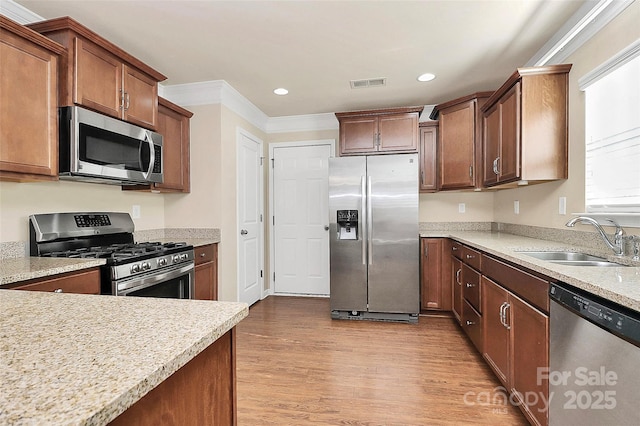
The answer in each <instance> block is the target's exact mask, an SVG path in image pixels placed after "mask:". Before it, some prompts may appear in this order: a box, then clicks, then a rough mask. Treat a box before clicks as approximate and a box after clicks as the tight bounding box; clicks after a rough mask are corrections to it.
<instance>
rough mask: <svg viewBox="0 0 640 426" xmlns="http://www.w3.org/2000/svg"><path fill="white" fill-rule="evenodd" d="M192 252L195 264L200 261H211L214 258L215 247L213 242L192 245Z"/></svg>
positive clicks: (198, 263)
mask: <svg viewBox="0 0 640 426" xmlns="http://www.w3.org/2000/svg"><path fill="white" fill-rule="evenodd" d="M193 252H194V256H195V264H196V265H200V264H201V263H206V262H213V260H214V258H215V248H214V245H213V244H209V245H206V246H200V247H194V249H193Z"/></svg>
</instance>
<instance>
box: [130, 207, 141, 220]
mask: <svg viewBox="0 0 640 426" xmlns="http://www.w3.org/2000/svg"><path fill="white" fill-rule="evenodd" d="M140 216H141V212H140V206H139V205H137V204H134V205H133V206H131V217H132V218H134V219H140Z"/></svg>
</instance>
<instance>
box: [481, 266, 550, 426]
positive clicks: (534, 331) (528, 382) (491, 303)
mask: <svg viewBox="0 0 640 426" xmlns="http://www.w3.org/2000/svg"><path fill="white" fill-rule="evenodd" d="M511 274H512V278H511V279H512V280H514V281H521V280H520V274H521V272H520V271H518V270H517V269H515V268H512V271H511ZM507 285H508V284H507ZM482 315H483V335H484V339H483V340H484V350H483V351H482V355H483V357H484V359H485V360H486V361H487V363H488V364H489V366H490V367H491V368H492V369H493V371H494V372H495V374H496V376H498V378H499V379H500V381H501V382H502V384H503V385H504V386H505V388H506V389H507V390H508V391H509V392H511V393H512V395H513V396H514V400H515V401H517V403H518V404H519V406H520V409H521V410H522V411H523V413H524V414H525V416H526V417H527V419H528V420H529V421H530V422H531V423H532V424H535V425H546V424H547V423H548V413H547V411H546V404H545V401H547V400H548V396H549V386H548V381H547V380H542V378H541V376H540V375H541V372H542V371H544V369H547V368H548V367H549V316H548V315H547V314H546V313H544V312H542V311H540V310H539V309H537V308H536V307H534V306H532V305H531V304H529V303H527V302H526V301H525V300H523V299H522V298H520V297H518V296H517V295H515V294H514V293H513V292H511V291H509V290H508V289H506V288H504V287H503V286H501V285H499V284H498V283H496V282H495V281H493V280H492V279H490V278H488V277H486V276H483V277H482Z"/></svg>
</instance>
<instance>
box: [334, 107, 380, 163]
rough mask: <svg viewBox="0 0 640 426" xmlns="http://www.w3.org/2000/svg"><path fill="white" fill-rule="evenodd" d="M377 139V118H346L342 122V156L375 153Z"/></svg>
mask: <svg viewBox="0 0 640 426" xmlns="http://www.w3.org/2000/svg"><path fill="white" fill-rule="evenodd" d="M377 138H378V121H377V118H376V117H372V116H365V117H345V118H343V119H342V120H340V155H345V154H362V153H370V152H375V151H376V149H377V140H378V139H377Z"/></svg>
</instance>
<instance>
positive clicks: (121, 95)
mask: <svg viewBox="0 0 640 426" xmlns="http://www.w3.org/2000/svg"><path fill="white" fill-rule="evenodd" d="M120 109H124V90H122V89H120Z"/></svg>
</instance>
